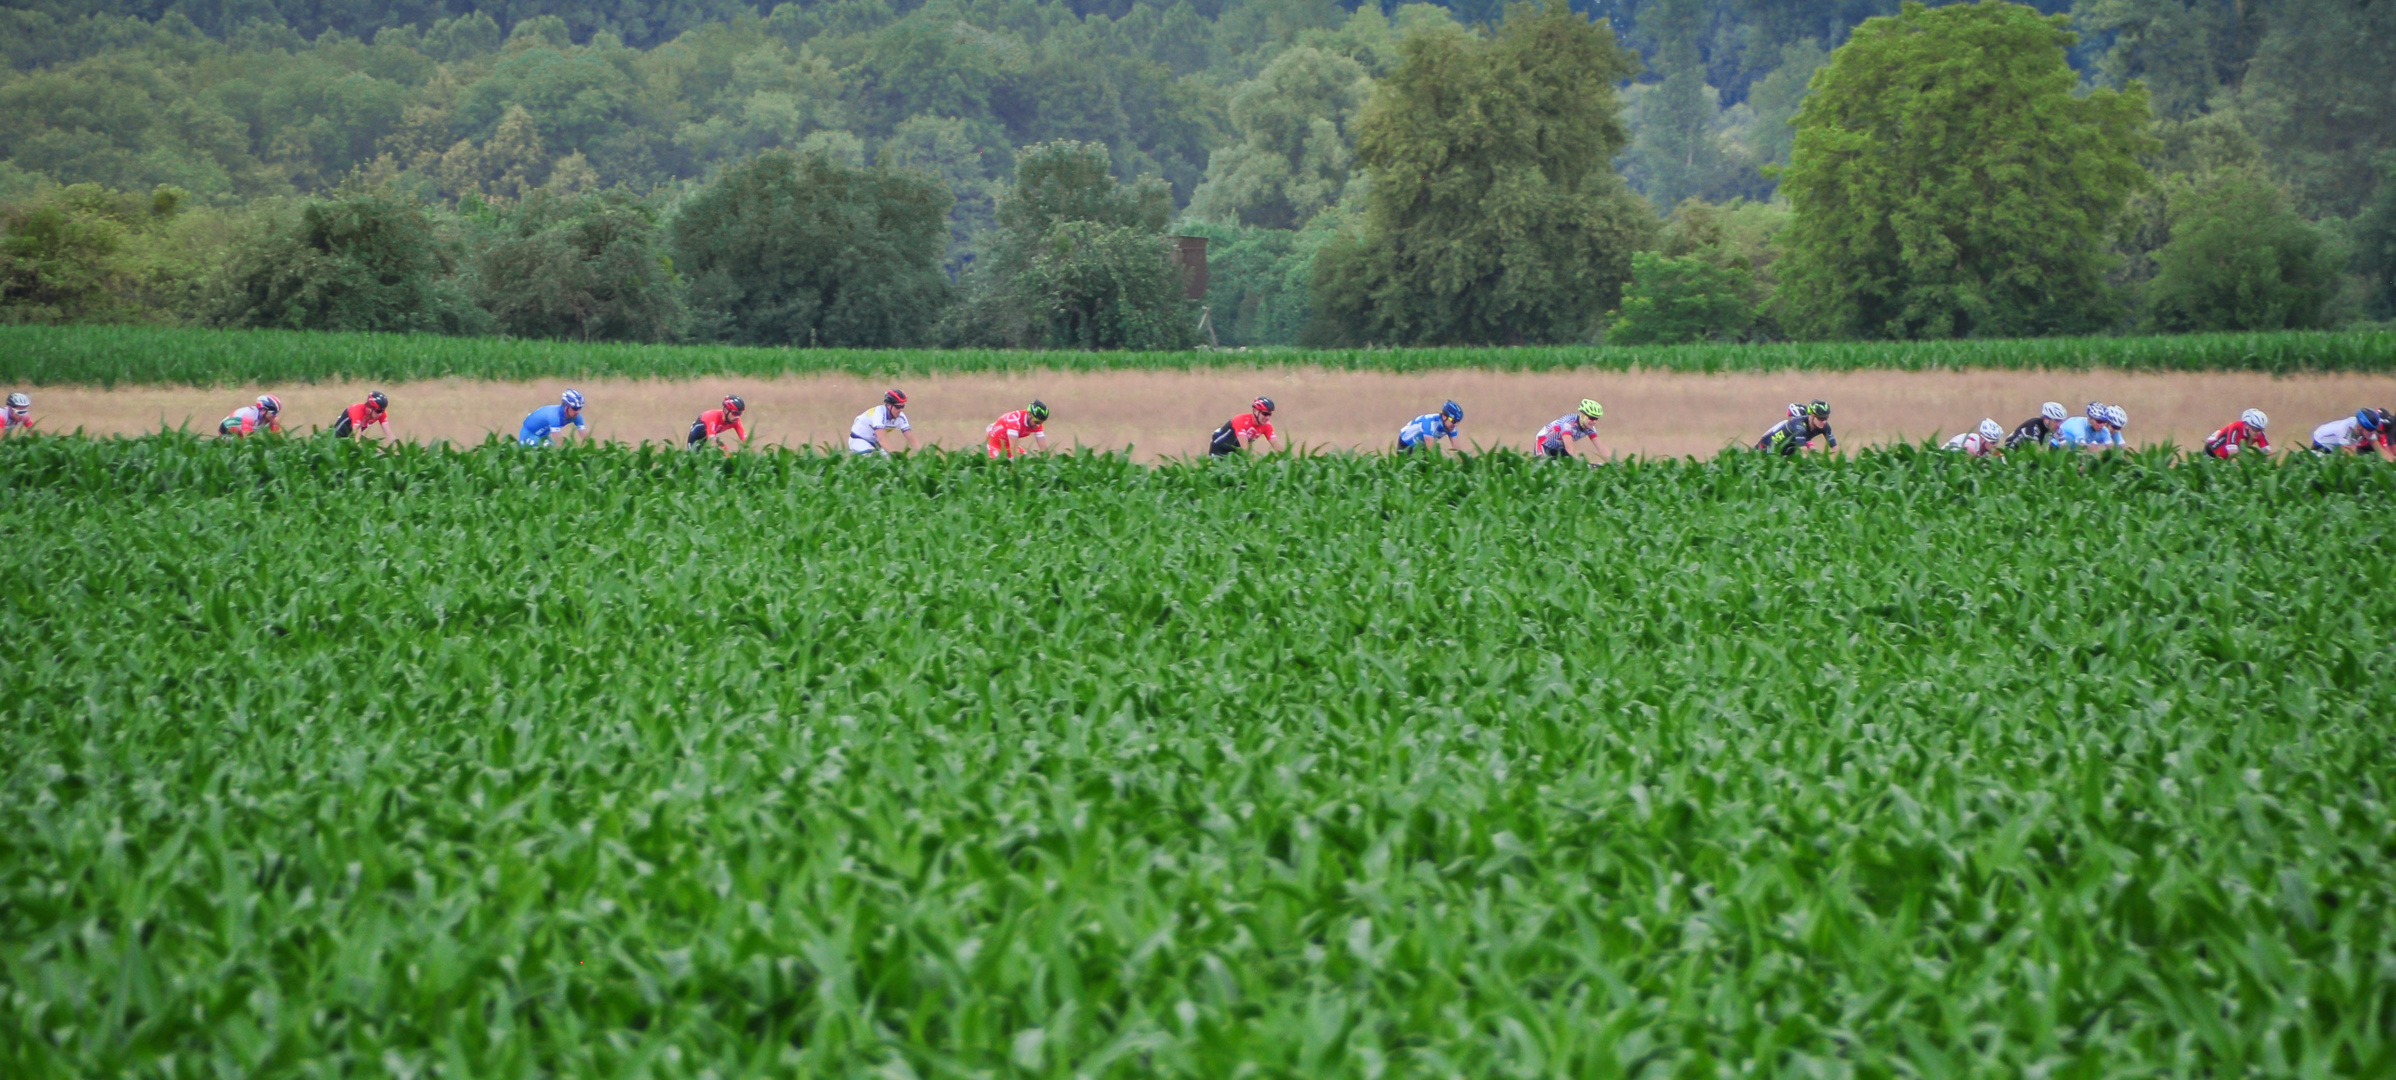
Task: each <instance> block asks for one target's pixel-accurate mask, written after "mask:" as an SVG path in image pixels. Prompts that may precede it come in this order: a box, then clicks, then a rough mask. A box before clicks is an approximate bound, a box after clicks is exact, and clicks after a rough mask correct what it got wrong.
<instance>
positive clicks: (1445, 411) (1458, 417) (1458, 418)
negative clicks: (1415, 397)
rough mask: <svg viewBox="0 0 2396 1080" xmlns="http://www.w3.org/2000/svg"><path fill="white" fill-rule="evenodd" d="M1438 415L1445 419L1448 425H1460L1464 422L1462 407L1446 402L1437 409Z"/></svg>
mask: <svg viewBox="0 0 2396 1080" xmlns="http://www.w3.org/2000/svg"><path fill="white" fill-rule="evenodd" d="M1439 415H1441V416H1444V417H1446V418H1447V419H1448V422H1449V423H1454V424H1461V423H1463V422H1464V406H1462V405H1458V404H1456V403H1455V402H1453V401H1451V402H1448V403H1447V404H1445V405H1442V406H1440V407H1439Z"/></svg>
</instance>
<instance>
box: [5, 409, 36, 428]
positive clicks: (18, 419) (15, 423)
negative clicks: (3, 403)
mask: <svg viewBox="0 0 2396 1080" xmlns="http://www.w3.org/2000/svg"><path fill="white" fill-rule="evenodd" d="M32 426H33V410H31V409H8V408H0V431H7V430H8V429H10V428H19V427H32Z"/></svg>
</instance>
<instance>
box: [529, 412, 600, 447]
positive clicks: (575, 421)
mask: <svg viewBox="0 0 2396 1080" xmlns="http://www.w3.org/2000/svg"><path fill="white" fill-rule="evenodd" d="M568 424H572V425H574V428H575V430H577V431H587V430H589V428H587V427H586V426H584V424H583V422H582V413H581V411H580V410H577V411H576V412H575V413H574V415H573V416H567V415H566V407H565V406H564V405H543V406H541V407H540V408H538V409H534V410H533V411H532V414H531V415H529V416H526V417H525V418H524V427H523V428H522V429H521V430H519V431H517V432H516V438H517V439H519V440H522V441H523V443H524V445H526V446H539V445H541V444H542V443H545V442H548V441H549V433H550V432H553V431H557V430H559V429H560V428H563V427H565V426H566V425H568Z"/></svg>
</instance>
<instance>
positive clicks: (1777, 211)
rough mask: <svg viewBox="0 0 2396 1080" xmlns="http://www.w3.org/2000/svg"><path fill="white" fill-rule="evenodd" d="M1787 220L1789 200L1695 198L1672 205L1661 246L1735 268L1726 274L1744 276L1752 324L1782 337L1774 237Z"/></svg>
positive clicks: (1765, 333) (1675, 253) (1757, 331)
mask: <svg viewBox="0 0 2396 1080" xmlns="http://www.w3.org/2000/svg"><path fill="white" fill-rule="evenodd" d="M1788 224H1789V206H1788V204H1787V203H1785V202H1768V203H1761V202H1749V201H1747V200H1745V199H1733V200H1731V201H1730V202H1728V203H1707V202H1699V201H1697V200H1695V199H1691V200H1688V201H1686V202H1683V203H1681V204H1680V205H1679V206H1676V207H1673V208H1672V216H1671V217H1669V218H1666V219H1665V221H1664V233H1663V236H1662V238H1661V240H1660V241H1659V243H1658V246H1657V249H1656V250H1657V252H1658V253H1659V254H1663V255H1667V256H1672V257H1675V258H1681V257H1687V258H1695V259H1700V260H1703V261H1704V262H1707V263H1710V264H1712V265H1714V266H1717V267H1721V268H1723V269H1724V270H1727V271H1731V273H1730V274H1728V275H1726V276H1724V277H1723V278H1722V280H1726V281H1743V282H1745V288H1744V291H1743V293H1742V297H1743V300H1744V306H1745V309H1746V312H1747V317H1749V318H1751V319H1752V320H1753V322H1752V323H1751V324H1750V325H1749V329H1750V330H1751V331H1752V332H1753V333H1754V335H1755V336H1758V337H1764V338H1777V337H1780V336H1782V334H1781V329H1780V321H1779V319H1778V317H1777V316H1776V315H1775V314H1774V312H1773V303H1772V297H1773V287H1774V283H1775V281H1776V277H1775V271H1774V264H1775V263H1776V262H1777V261H1778V260H1779V258H1780V249H1779V247H1778V245H1777V244H1776V243H1775V240H1776V239H1777V238H1778V237H1779V235H1780V231H1781V230H1782V229H1785V228H1787V227H1788ZM1610 340H1616V341H1619V339H1610Z"/></svg>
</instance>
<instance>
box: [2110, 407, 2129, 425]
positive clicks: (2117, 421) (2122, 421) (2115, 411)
mask: <svg viewBox="0 0 2396 1080" xmlns="http://www.w3.org/2000/svg"><path fill="white" fill-rule="evenodd" d="M2105 422H2106V423H2108V424H2111V425H2113V426H2114V427H2117V428H2126V427H2129V426H2130V414H2129V411H2128V410H2125V409H2123V408H2122V407H2121V406H2119V405H2107V406H2105Z"/></svg>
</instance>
